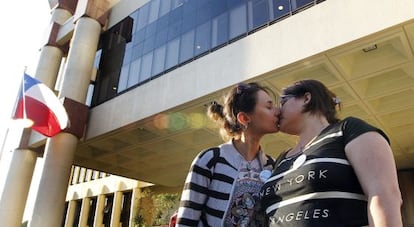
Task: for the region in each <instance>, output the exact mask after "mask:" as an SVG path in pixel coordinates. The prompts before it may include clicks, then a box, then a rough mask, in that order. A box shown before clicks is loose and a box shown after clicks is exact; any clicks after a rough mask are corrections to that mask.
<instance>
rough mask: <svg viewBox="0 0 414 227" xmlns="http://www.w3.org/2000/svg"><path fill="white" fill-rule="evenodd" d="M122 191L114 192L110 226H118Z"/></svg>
mask: <svg viewBox="0 0 414 227" xmlns="http://www.w3.org/2000/svg"><path fill="white" fill-rule="evenodd" d="M122 198H123V193H122V192H115V193H114V203H113V205H112V215H111V227H119V223H120V219H121V210H122Z"/></svg>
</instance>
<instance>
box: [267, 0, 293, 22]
mask: <svg viewBox="0 0 414 227" xmlns="http://www.w3.org/2000/svg"><path fill="white" fill-rule="evenodd" d="M289 1H290V0H273V1H272V3H273V11H272V12H273V18H271V19H274V20H277V19H280V18H282V17H285V16H287V15H289V14H290V4H289Z"/></svg>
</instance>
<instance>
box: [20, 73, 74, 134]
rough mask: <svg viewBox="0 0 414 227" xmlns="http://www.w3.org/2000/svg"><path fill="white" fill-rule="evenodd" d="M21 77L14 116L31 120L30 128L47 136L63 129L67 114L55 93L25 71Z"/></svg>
mask: <svg viewBox="0 0 414 227" xmlns="http://www.w3.org/2000/svg"><path fill="white" fill-rule="evenodd" d="M23 79H24V82H23V87H22V89H21V91H22V92H20V95H19V99H18V102H17V108H16V112H15V116H14V118H15V119H19V118H20V119H21V118H27V119H30V120H32V121H33V126H32V129H33V130H35V131H36V132H38V133H40V134H43V135H45V136H47V137H52V136H54V135H56V134H58V133H59V132H60V131H62V130H63V129H65V128H66V127H67V126H68V124H69V119H68V115H67V113H66V110H65V107H64V106H63V104H62V103H61V102H60V100H59V99H58V97H57V96H56V95H55V93H54V92H53V91H52V90H51V89H50V88H49V87H47V86H46V85H45V84H43V83H42V82H40V81H38V80H36V79H35V78H33V77H31V76H29V75H27V74H26V73H25V74H24V78H23Z"/></svg>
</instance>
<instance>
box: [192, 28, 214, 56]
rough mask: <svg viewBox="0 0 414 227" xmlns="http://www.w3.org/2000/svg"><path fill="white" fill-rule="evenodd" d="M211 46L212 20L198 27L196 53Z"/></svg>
mask: <svg viewBox="0 0 414 227" xmlns="http://www.w3.org/2000/svg"><path fill="white" fill-rule="evenodd" d="M210 48H211V23H210V21H208V22H206V23H204V24H202V25H200V26H198V27H197V29H196V41H195V53H194V55H195V56H197V55H199V54H202V53H204V52H206V51H208V50H210Z"/></svg>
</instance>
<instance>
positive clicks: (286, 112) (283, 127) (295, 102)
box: [279, 95, 305, 135]
mask: <svg viewBox="0 0 414 227" xmlns="http://www.w3.org/2000/svg"><path fill="white" fill-rule="evenodd" d="M304 100H305V99H304V97H296V96H295V95H282V96H281V97H280V106H279V108H280V116H279V129H280V131H282V132H285V133H288V134H292V135H296V134H297V132H298V129H297V126H298V122H299V120H300V119H301V116H302V110H303V105H305V102H304Z"/></svg>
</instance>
